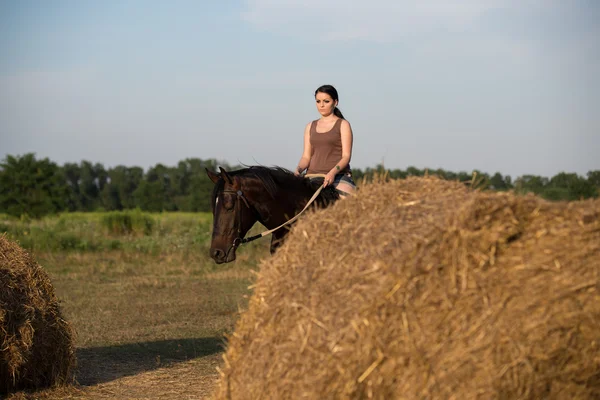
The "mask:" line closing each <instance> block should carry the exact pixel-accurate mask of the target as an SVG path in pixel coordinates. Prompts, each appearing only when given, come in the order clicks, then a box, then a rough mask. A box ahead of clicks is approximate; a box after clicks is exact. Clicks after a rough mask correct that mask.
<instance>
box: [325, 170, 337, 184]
mask: <svg viewBox="0 0 600 400" xmlns="http://www.w3.org/2000/svg"><path fill="white" fill-rule="evenodd" d="M334 179H335V172H334V171H329V173H328V174H327V175H325V180H324V181H323V187H327V186H328V185H331V184H332V183H333V181H334Z"/></svg>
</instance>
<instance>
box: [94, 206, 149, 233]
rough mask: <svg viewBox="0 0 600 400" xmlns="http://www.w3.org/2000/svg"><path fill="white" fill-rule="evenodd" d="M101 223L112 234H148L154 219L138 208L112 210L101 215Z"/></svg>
mask: <svg viewBox="0 0 600 400" xmlns="http://www.w3.org/2000/svg"><path fill="white" fill-rule="evenodd" d="M102 225H104V227H105V228H106V229H107V231H108V233H110V234H113V235H131V234H143V235H150V234H152V230H153V228H154V219H153V218H152V217H151V216H150V215H149V214H147V213H143V212H142V211H140V210H139V209H136V210H133V211H112V212H109V213H106V214H105V215H103V216H102Z"/></svg>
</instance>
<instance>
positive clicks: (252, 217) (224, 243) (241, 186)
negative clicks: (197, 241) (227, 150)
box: [206, 167, 257, 264]
mask: <svg viewBox="0 0 600 400" xmlns="http://www.w3.org/2000/svg"><path fill="white" fill-rule="evenodd" d="M219 169H220V174H217V173H215V172H212V171H210V170H208V169H206V173H207V174H208V177H209V178H210V180H211V181H212V182H213V183H214V184H215V187H214V189H213V192H212V198H211V203H212V212H213V233H212V241H211V245H210V256H211V257H212V258H213V260H215V262H216V263H217V264H221V263H226V262H231V261H234V260H235V252H236V250H237V247H238V246H239V245H240V244H241V241H242V239H243V238H244V236H245V235H246V233H247V232H248V231H249V230H250V228H252V225H254V223H255V222H256V221H257V215H256V212H255V210H254V208H253V207H252V206H251V200H249V198H248V197H247V196H249V195H251V193H252V192H253V191H252V190H251V189H250V188H249V187H248V182H246V180H247V179H243V178H242V177H241V176H236V175H234V174H230V173H228V172H227V171H225V170H224V169H223V168H220V167H219Z"/></svg>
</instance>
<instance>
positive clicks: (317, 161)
mask: <svg viewBox="0 0 600 400" xmlns="http://www.w3.org/2000/svg"><path fill="white" fill-rule="evenodd" d="M315 100H316V102H317V111H319V114H321V118H319V119H318V120H315V121H312V122H310V123H308V125H306V128H305V129H304V152H303V153H302V157H301V158H300V161H299V162H298V166H297V167H296V171H295V172H294V174H295V175H300V174H301V173H302V172H304V171H305V170H306V174H307V175H310V174H325V180H324V182H323V186H328V185H333V187H334V188H335V189H336V190H337V191H338V192H339V193H340V195H341V196H342V197H344V196H346V195H348V194H353V193H354V192H355V191H356V185H355V183H354V181H353V180H352V173H351V170H350V158H351V157H352V139H353V138H352V128H351V127H350V123H349V122H348V121H346V119H345V118H344V116H343V115H342V112H341V111H340V110H339V108H337V105H338V93H337V90H335V88H334V87H333V86H331V85H323V86H321V87H320V88H318V89H317V90H316V91H315Z"/></svg>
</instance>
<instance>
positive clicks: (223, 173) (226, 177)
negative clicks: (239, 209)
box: [219, 167, 233, 185]
mask: <svg viewBox="0 0 600 400" xmlns="http://www.w3.org/2000/svg"><path fill="white" fill-rule="evenodd" d="M219 170H220V171H221V178H223V180H224V181H225V182H227V183H228V184H230V185H232V184H233V179H231V176H229V174H228V173H227V171H225V169H224V168H223V167H219Z"/></svg>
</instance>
